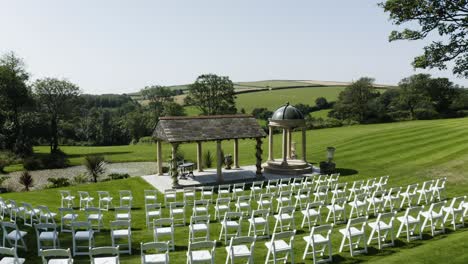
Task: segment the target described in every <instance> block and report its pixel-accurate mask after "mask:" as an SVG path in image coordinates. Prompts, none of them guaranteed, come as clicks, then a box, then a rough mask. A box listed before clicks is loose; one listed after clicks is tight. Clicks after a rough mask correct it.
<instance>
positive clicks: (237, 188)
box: [232, 183, 245, 201]
mask: <svg viewBox="0 0 468 264" xmlns="http://www.w3.org/2000/svg"><path fill="white" fill-rule="evenodd" d="M244 191H245V183H235V184H234V186H233V187H232V200H233V201H235V200H236V199H237V197H239V196H242V193H243V192H244Z"/></svg>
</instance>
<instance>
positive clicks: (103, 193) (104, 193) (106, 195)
mask: <svg viewBox="0 0 468 264" xmlns="http://www.w3.org/2000/svg"><path fill="white" fill-rule="evenodd" d="M97 193H98V196H99V199H101V198H109V197H110V194H109V192H108V191H98V192H97Z"/></svg>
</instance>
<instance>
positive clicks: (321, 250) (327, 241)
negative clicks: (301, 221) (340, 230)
mask: <svg viewBox="0 0 468 264" xmlns="http://www.w3.org/2000/svg"><path fill="white" fill-rule="evenodd" d="M332 230H333V224H327V225H321V226H314V227H312V229H311V230H310V235H308V236H304V237H303V239H304V241H305V242H306V247H305V250H304V255H302V259H303V260H305V259H306V257H307V255H310V254H312V260H313V263H314V264H315V263H323V262H331V261H332V244H331V238H330V235H331V232H332ZM327 247H328V255H325V253H327V252H326V251H325V250H326V249H327ZM309 249H310V251H311V252H309ZM317 254H320V256H321V257H324V256H327V258H321V259H317Z"/></svg>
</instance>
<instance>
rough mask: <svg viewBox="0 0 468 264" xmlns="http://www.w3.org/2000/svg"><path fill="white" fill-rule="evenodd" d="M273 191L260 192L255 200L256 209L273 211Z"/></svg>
mask: <svg viewBox="0 0 468 264" xmlns="http://www.w3.org/2000/svg"><path fill="white" fill-rule="evenodd" d="M273 196H274V194H273V193H262V194H260V198H259V199H258V200H257V209H268V210H269V211H270V212H271V213H273Z"/></svg>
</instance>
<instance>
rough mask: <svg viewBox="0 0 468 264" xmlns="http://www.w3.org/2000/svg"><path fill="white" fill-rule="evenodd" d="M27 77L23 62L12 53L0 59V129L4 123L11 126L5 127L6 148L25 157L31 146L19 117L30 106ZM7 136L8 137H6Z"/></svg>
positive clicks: (30, 99) (30, 150)
mask: <svg viewBox="0 0 468 264" xmlns="http://www.w3.org/2000/svg"><path fill="white" fill-rule="evenodd" d="M28 78H29V75H28V74H27V73H26V70H25V66H24V62H23V60H22V59H20V58H18V57H17V56H16V55H15V54H14V53H13V52H10V53H7V54H5V55H3V56H2V57H1V58H0V112H2V114H0V121H1V123H0V127H2V126H4V124H5V122H6V121H9V122H11V123H12V126H8V125H7V126H6V127H7V130H8V132H7V131H4V140H5V141H7V142H4V143H3V144H0V145H5V147H6V148H8V149H10V150H13V151H14V152H15V153H17V154H21V155H27V154H29V153H31V152H32V146H31V144H30V143H29V141H28V140H27V138H26V137H25V136H24V129H23V127H22V125H21V117H22V113H23V112H24V110H25V109H26V108H27V106H28V105H32V103H31V102H32V98H31V95H30V91H29V88H28V87H27V85H26V81H27V80H28ZM5 134H9V135H10V136H6V135H5Z"/></svg>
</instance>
